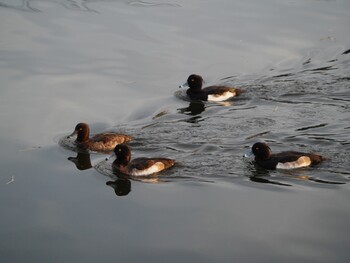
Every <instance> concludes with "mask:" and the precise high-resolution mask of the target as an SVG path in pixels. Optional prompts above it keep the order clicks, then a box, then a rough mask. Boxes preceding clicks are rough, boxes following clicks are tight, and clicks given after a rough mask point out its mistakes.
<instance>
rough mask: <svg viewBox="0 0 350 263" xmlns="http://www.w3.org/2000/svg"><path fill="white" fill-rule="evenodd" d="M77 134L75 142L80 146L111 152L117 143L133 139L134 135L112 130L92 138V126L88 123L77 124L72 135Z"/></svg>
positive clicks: (91, 149) (85, 148)
mask: <svg viewBox="0 0 350 263" xmlns="http://www.w3.org/2000/svg"><path fill="white" fill-rule="evenodd" d="M76 134H77V139H76V140H75V144H76V145H77V147H78V148H81V149H84V150H90V151H96V152H111V151H113V149H114V148H115V146H116V145H118V144H121V143H126V142H129V141H131V140H132V137H131V136H129V135H126V134H117V133H112V132H106V133H100V134H96V135H94V136H92V137H91V138H90V128H89V125H88V124H86V123H79V124H77V126H76V127H75V129H74V132H73V133H72V134H71V135H70V136H74V135H76Z"/></svg>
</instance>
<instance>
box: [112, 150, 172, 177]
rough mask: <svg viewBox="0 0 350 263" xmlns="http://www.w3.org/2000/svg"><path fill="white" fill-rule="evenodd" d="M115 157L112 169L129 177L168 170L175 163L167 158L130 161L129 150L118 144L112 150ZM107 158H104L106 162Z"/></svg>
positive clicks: (143, 158)
mask: <svg viewBox="0 0 350 263" xmlns="http://www.w3.org/2000/svg"><path fill="white" fill-rule="evenodd" d="M113 156H115V157H116V159H115V161H114V162H113V164H112V166H113V169H116V170H117V171H119V172H121V173H123V174H127V175H131V176H146V175H151V174H154V173H157V172H160V171H162V170H165V169H168V168H170V167H171V166H173V165H174V164H175V161H174V160H172V159H168V158H145V157H142V158H136V159H133V160H131V150H130V148H129V147H128V146H127V145H126V144H119V145H117V146H116V147H115V148H114V151H113V154H112V155H111V156H110V157H109V158H111V157H113ZM109 158H106V160H108V159H109Z"/></svg>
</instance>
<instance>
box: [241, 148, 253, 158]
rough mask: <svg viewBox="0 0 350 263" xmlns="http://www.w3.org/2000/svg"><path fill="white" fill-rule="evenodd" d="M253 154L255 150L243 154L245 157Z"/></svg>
mask: <svg viewBox="0 0 350 263" xmlns="http://www.w3.org/2000/svg"><path fill="white" fill-rule="evenodd" d="M253 155H254V154H253V152H252V151H251V150H250V151H249V152H247V153H245V154H244V155H243V157H244V158H249V157H252V156H253Z"/></svg>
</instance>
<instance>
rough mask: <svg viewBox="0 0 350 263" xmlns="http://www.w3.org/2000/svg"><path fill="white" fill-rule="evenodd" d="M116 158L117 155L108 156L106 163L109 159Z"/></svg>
mask: <svg viewBox="0 0 350 263" xmlns="http://www.w3.org/2000/svg"><path fill="white" fill-rule="evenodd" d="M114 157H115V153H112V154H111V155H110V156H108V157H106V159H105V160H106V161H108V160H109V159H111V158H114Z"/></svg>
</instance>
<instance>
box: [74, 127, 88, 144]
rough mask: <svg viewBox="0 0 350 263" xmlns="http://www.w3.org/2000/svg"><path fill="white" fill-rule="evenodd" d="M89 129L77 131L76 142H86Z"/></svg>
mask: <svg viewBox="0 0 350 263" xmlns="http://www.w3.org/2000/svg"><path fill="white" fill-rule="evenodd" d="M89 136H90V131H89V128H86V129H84V130H81V131H79V132H78V137H77V142H87V141H88V140H89Z"/></svg>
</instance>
